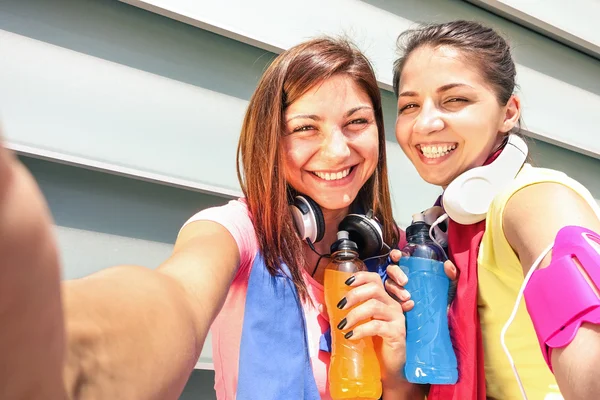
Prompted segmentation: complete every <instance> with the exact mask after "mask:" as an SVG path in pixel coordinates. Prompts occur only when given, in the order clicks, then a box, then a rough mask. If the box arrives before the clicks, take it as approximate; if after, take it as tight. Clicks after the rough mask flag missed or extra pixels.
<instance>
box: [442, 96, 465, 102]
mask: <svg viewBox="0 0 600 400" xmlns="http://www.w3.org/2000/svg"><path fill="white" fill-rule="evenodd" d="M467 101H468V100H467V99H463V98H461V97H452V98H451V99H448V100H446V103H459V102H467Z"/></svg>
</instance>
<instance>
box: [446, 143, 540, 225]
mask: <svg viewBox="0 0 600 400" xmlns="http://www.w3.org/2000/svg"><path fill="white" fill-rule="evenodd" d="M528 151H529V150H528V148H527V144H526V143H525V141H524V140H523V139H521V138H520V137H519V136H518V135H515V134H510V135H509V136H508V141H507V143H506V146H505V147H504V149H503V150H502V152H501V153H500V155H498V158H496V159H495V160H494V161H493V162H492V163H491V164H489V165H484V166H481V167H476V168H473V169H470V170H468V171H466V172H463V173H462V174H461V175H459V176H458V177H456V178H455V179H454V180H453V181H452V183H450V185H448V187H447V188H446V190H445V191H444V194H443V196H442V204H443V206H444V211H445V212H446V213H447V214H448V216H449V217H450V219H452V220H453V221H454V222H458V223H459V224H462V225H471V224H475V223H477V222H479V221H483V220H484V219H485V216H486V214H487V212H488V209H489V207H490V204H492V200H494V197H496V195H497V194H498V193H500V192H501V191H502V190H503V189H504V188H505V187H506V186H507V185H508V184H509V183H510V182H512V180H513V179H514V178H515V176H517V173H518V172H519V170H520V169H521V167H522V166H523V164H524V163H525V161H526V160H527V154H528Z"/></svg>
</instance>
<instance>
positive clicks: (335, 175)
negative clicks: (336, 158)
mask: <svg viewBox="0 0 600 400" xmlns="http://www.w3.org/2000/svg"><path fill="white" fill-rule="evenodd" d="M350 169H351V168H348V169H345V170H343V171H340V172H318V171H315V172H313V174H315V175H316V176H318V177H319V178H321V179H324V180H326V181H337V180H338V179H342V178H345V177H346V176H348V174H349V173H350Z"/></svg>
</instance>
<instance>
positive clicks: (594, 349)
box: [392, 21, 600, 400]
mask: <svg viewBox="0 0 600 400" xmlns="http://www.w3.org/2000/svg"><path fill="white" fill-rule="evenodd" d="M399 45H400V51H401V57H400V58H399V59H398V60H397V61H396V63H395V66H394V90H395V93H396V96H397V97H398V118H397V122H396V137H397V139H398V142H399V143H400V145H401V147H402V149H403V151H404V153H405V154H406V155H407V156H408V158H409V159H410V160H411V162H412V163H413V165H414V166H415V168H416V169H417V171H418V173H419V174H420V176H421V177H422V178H423V179H424V180H425V181H427V182H429V183H431V184H434V185H438V186H440V187H441V188H443V189H444V193H443V195H442V196H441V198H440V199H438V200H439V201H438V203H437V205H436V206H435V207H434V209H432V210H429V212H428V214H431V213H432V212H437V215H436V216H435V217H433V218H432V220H435V221H432V223H433V222H435V223H436V224H438V223H441V222H442V221H444V220H445V219H446V218H448V226H447V232H446V234H445V233H444V230H443V229H435V232H436V234H437V236H438V237H437V239H439V240H442V239H443V241H447V242H448V244H449V256H450V259H451V260H452V261H453V262H454V264H455V265H456V267H457V268H458V270H459V278H458V288H457V293H456V297H455V299H454V301H453V303H452V305H451V307H450V310H449V322H450V327H451V332H452V338H453V344H454V347H455V350H456V353H457V357H458V362H459V381H458V383H457V384H456V385H451V386H437V387H436V386H432V387H431V390H430V393H429V396H428V399H429V400H430V399H436V400H437V399H443V400H448V399H455V400H464V399H478V400H484V399H486V398H488V399H517V398H519V397H521V395H525V394H526V395H528V396H529V397H530V398H532V399H551V398H560V396H561V394H560V393H559V387H560V391H561V392H562V394H563V395H564V396H565V398H569V399H592V398H598V397H599V396H600V380H598V379H596V375H597V373H596V368H591V366H592V365H596V363H597V360H598V359H599V358H598V357H599V356H600V346H599V343H600V326H599V325H597V324H598V323H600V318H598V317H597V316H594V315H592V314H591V313H589V310H590V308H589V307H591V305H590V304H587V303H585V301H584V300H582V297H580V295H581V293H589V294H590V296H591V297H590V298H596V297H597V295H598V291H597V289H594V288H595V287H598V285H599V284H600V282H595V284H591V285H588V284H582V285H581V286H569V285H567V286H563V285H561V282H559V281H549V280H548V279H545V278H543V277H544V276H547V275H542V274H540V272H544V273H545V271H546V270H547V271H557V270H558V268H563V267H562V266H559V264H560V263H563V262H567V261H565V260H563V259H559V258H558V256H559V255H560V254H562V253H563V252H565V251H566V252H567V253H568V254H571V253H570V252H571V251H575V250H574V249H575V247H580V248H582V249H586V250H585V251H586V252H588V253H586V254H594V252H593V250H592V248H593V246H594V243H596V245H598V243H600V239H598V238H599V237H600V236H599V235H598V233H599V232H600V209H599V207H598V204H597V203H596V202H595V200H594V199H593V197H592V196H591V194H590V193H589V192H588V191H587V190H586V189H585V188H584V187H583V186H582V185H581V184H579V183H577V182H576V181H574V180H573V179H571V178H569V177H567V176H566V175H565V174H563V173H561V172H558V171H553V170H549V169H543V168H535V167H533V166H531V165H530V164H528V163H527V155H528V152H527V145H526V143H525V141H524V140H523V139H522V138H521V136H520V134H519V121H520V117H521V110H522V107H521V101H520V99H519V97H518V96H517V95H516V94H515V87H516V82H515V77H516V68H515V63H514V61H513V59H512V56H511V52H510V47H509V45H508V44H507V42H506V41H505V40H504V39H503V38H502V37H501V36H500V35H499V34H498V33H497V32H495V31H494V30H493V29H491V28H489V27H486V26H483V25H481V24H479V23H476V22H470V21H453V22H449V23H442V24H431V25H423V26H421V27H418V28H416V29H413V30H410V31H407V32H404V33H402V34H401V35H400V39H399ZM548 112H552V111H551V110H548ZM573 232H579V233H582V236H581V237H580V238H579V239H578V240H579V242H580V246H579V245H578V246H575V247H573V246H571V247H569V248H565V247H564V246H563V245H562V244H561V243H563V242H564V241H565V240H566V239H569V240H571V239H572V238H573V237H575V236H576V235H575V233H573ZM594 232H596V233H594ZM579 233H578V234H577V235H579ZM446 235H447V237H444V238H442V236H446ZM584 238H587V239H589V244H586V243H585V240H584ZM587 239H586V240H587ZM552 243H554V249H553V252H552V256H550V255H548V251H549V249H550V247H547V246H549V245H550V244H552ZM596 251H597V250H596ZM574 254H575V253H574ZM596 254H597V253H596ZM586 257H587V258H585V259H586V260H592V259H594V257H592V256H586ZM392 258H393V259H398V258H399V254H398V253H397V252H394V254H393V257H392ZM536 259H537V260H536ZM595 259H596V261H595V265H592V264H590V262H588V263H587V265H583V268H584V269H585V268H587V271H594V269H597V267H598V265H599V264H600V263H599V262H598V259H600V255H597V257H596V258H595ZM581 260H584V258H581ZM568 262H571V264H569V267H568V268H567V270H568V271H578V267H577V265H576V264H574V263H573V262H572V261H571V259H570V258H569V260H568ZM582 263H583V261H582ZM583 264H585V263H583ZM560 265H563V264H560ZM564 265H566V264H564ZM547 266H549V267H548V268H547V269H544V268H545V267H547ZM538 267H539V268H540V269H539V270H538ZM530 271H531V274H532V275H530V276H531V280H528V281H524V277H525V276H528V272H530ZM552 273H554V274H555V273H556V272H552ZM576 275H577V279H579V281H580V282H585V280H584V276H585V273H578V272H576ZM592 275H593V274H592ZM557 276H561V279H563V278H564V279H567V278H568V276H567V275H565V274H562V275H561V274H558V275H557ZM527 279H529V277H528V278H527ZM544 279H545V280H544ZM569 279H570V278H569ZM573 279H575V278H573ZM524 282H525V284H524ZM589 282H591V281H590V280H588V283H589ZM525 287H526V289H525V292H524V293H525V296H524V297H525V300H526V301H527V309H526V308H525V307H524V306H523V305H522V306H521V307H520V308H518V311H517V308H516V306H515V308H514V310H513V305H515V304H518V300H519V299H520V295H521V293H522V290H523V288H525ZM547 291H551V292H552V294H551V295H548V293H547ZM594 293H595V294H594ZM540 299H544V300H540ZM548 299H556V300H552V301H555V302H554V303H550V302H549V300H548ZM586 301H587V300H586ZM557 302H558V303H557ZM584 303H585V304H584ZM570 304H578V305H581V307H583V308H581V309H575V308H573V307H574V306H572V305H570ZM582 304H583V305H582ZM586 307H588V308H586ZM594 307H596V306H594ZM558 311H560V312H558ZM511 312H512V313H511ZM571 317H572V319H569V318H571ZM532 321H533V323H532ZM580 325H581V327H580ZM577 329H578V330H577ZM563 330H565V334H566V333H567V332H569V335H570V337H564V338H560V340H558V338H559V337H558V334H559V332H561V331H563ZM575 333H576V334H575ZM571 340H572V341H571ZM538 342H539V343H538ZM540 349H541V350H542V351H541V352H540ZM512 358H514V362H513V360H512ZM546 364H548V365H546ZM549 367H550V368H549ZM551 370H552V371H553V372H554V376H553V375H552V372H551ZM513 372H514V373H513ZM555 377H556V380H555ZM556 382H558V386H557V384H556ZM553 396H554V397H553Z"/></svg>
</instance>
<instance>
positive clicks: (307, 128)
mask: <svg viewBox="0 0 600 400" xmlns="http://www.w3.org/2000/svg"><path fill="white" fill-rule="evenodd" d="M314 129H315V127H314V126H312V125H302V126H298V127H296V128H294V129H292V133H294V132H306V131H312V130H314Z"/></svg>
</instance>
